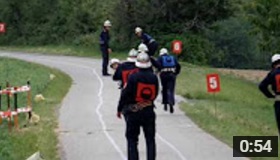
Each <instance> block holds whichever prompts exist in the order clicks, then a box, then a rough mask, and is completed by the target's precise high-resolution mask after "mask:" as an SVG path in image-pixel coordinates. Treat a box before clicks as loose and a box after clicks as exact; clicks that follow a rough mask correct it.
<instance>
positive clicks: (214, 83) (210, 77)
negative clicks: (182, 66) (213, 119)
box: [206, 73, 221, 115]
mask: <svg viewBox="0 0 280 160" xmlns="http://www.w3.org/2000/svg"><path fill="white" fill-rule="evenodd" d="M206 81H207V92H208V93H213V95H214V103H215V115H216V108H217V104H216V93H218V92H220V91H221V83H220V76H219V74H217V73H213V74H207V75H206Z"/></svg>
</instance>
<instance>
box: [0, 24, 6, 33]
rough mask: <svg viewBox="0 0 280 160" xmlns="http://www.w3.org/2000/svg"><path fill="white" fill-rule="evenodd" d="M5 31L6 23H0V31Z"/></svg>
mask: <svg viewBox="0 0 280 160" xmlns="http://www.w3.org/2000/svg"><path fill="white" fill-rule="evenodd" d="M5 32H6V25H5V23H0V33H5Z"/></svg>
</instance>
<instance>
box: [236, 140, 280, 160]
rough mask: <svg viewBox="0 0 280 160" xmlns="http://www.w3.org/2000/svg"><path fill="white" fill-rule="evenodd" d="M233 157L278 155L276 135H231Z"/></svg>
mask: <svg viewBox="0 0 280 160" xmlns="http://www.w3.org/2000/svg"><path fill="white" fill-rule="evenodd" d="M233 157H278V136H233Z"/></svg>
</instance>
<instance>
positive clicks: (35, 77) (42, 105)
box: [0, 58, 72, 160]
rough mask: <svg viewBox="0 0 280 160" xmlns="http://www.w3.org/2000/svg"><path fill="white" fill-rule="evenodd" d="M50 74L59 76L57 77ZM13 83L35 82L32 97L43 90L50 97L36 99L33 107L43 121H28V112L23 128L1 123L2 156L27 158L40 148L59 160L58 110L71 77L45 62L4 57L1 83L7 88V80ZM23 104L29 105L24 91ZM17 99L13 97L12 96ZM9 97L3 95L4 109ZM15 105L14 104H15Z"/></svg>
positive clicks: (47, 156) (0, 62)
mask: <svg viewBox="0 0 280 160" xmlns="http://www.w3.org/2000/svg"><path fill="white" fill-rule="evenodd" d="M49 74H54V75H56V78H55V79H54V80H52V81H51V80H50V79H49ZM6 80H7V81H9V83H10V84H11V86H21V85H25V84H26V81H27V80H30V81H31V86H32V95H33V96H32V100H33V99H34V96H35V95H36V94H38V93H42V94H43V95H44V96H45V98H46V100H45V101H43V102H37V103H36V102H33V110H34V111H35V113H36V114H38V115H39V116H40V117H41V120H40V122H39V124H37V125H35V124H30V125H28V126H27V127H23V126H24V124H26V115H25V114H23V115H20V128H21V129H20V131H16V130H13V131H12V132H9V131H8V125H7V121H6V120H5V119H4V120H3V123H2V125H0V146H1V147H0V159H1V160H24V159H26V158H27V157H29V156H30V155H32V154H33V153H34V152H36V151H40V152H41V153H42V154H43V156H44V157H45V159H49V160H58V159H59V154H58V147H59V146H58V139H57V133H56V132H55V129H57V127H58V122H57V113H58V109H59V106H60V103H61V101H62V98H63V97H64V96H65V94H66V93H67V91H68V89H69V87H70V85H71V81H72V80H71V79H70V77H69V76H67V75H65V74H64V73H62V72H60V71H57V70H54V69H50V68H46V67H44V66H41V65H37V64H33V63H28V62H23V61H19V60H13V59H7V58H1V59H0V84H2V87H3V88H4V86H5V82H6ZM58 88H59V89H58ZM18 97H19V107H20V106H25V104H26V94H24V93H20V94H19V95H18ZM12 99H13V98H12ZM5 101H6V96H2V110H6V108H7V107H6V103H5ZM12 104H13V103H12Z"/></svg>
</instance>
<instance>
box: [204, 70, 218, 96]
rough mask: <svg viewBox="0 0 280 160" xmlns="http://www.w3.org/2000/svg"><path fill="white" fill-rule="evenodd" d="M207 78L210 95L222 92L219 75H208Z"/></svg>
mask: <svg viewBox="0 0 280 160" xmlns="http://www.w3.org/2000/svg"><path fill="white" fill-rule="evenodd" d="M206 78H207V91H208V92H209V93H216V92H220V91H221V86H220V77H219V75H218V74H208V75H207V76H206Z"/></svg>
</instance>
